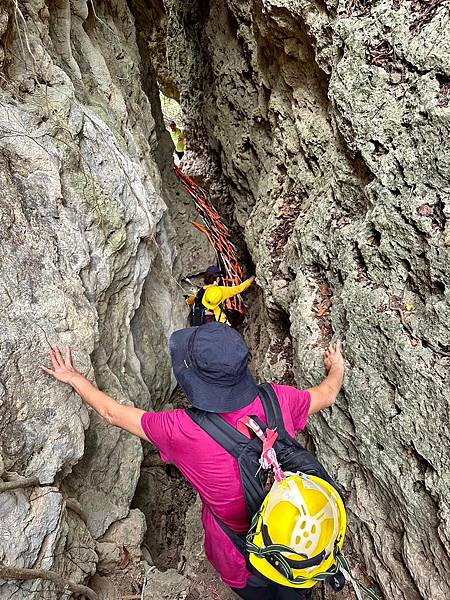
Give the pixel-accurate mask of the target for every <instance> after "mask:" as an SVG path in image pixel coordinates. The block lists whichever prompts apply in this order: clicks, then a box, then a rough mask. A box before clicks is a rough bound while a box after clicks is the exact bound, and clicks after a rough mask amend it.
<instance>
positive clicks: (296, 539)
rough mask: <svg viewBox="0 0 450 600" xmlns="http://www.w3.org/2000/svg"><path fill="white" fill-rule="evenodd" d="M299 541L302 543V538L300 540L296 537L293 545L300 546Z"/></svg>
mask: <svg viewBox="0 0 450 600" xmlns="http://www.w3.org/2000/svg"><path fill="white" fill-rule="evenodd" d="M301 541H302V538H301V537H300V536H299V535H298V536H297V537H296V538H295V543H296V544H297V546H298V545H299V544H300V542H301Z"/></svg>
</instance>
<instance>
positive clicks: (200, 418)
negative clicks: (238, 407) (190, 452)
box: [186, 408, 250, 458]
mask: <svg viewBox="0 0 450 600" xmlns="http://www.w3.org/2000/svg"><path fill="white" fill-rule="evenodd" d="M186 412H187V414H188V415H189V416H190V418H191V419H192V420H193V421H194V422H195V423H197V425H198V426H199V427H201V428H202V429H203V431H206V433H207V434H209V435H210V436H211V437H212V438H213V440H215V441H216V442H217V443H218V444H220V445H221V446H222V448H224V449H225V450H226V451H227V452H229V453H230V454H231V455H232V456H234V457H235V458H238V457H239V455H240V453H241V450H242V446H243V445H247V444H248V442H249V441H250V440H249V439H248V438H247V437H245V435H244V434H242V433H240V432H239V431H238V430H237V429H235V428H234V427H233V426H232V425H230V423H228V421H225V419H224V418H223V417H221V416H220V415H218V414H217V413H210V412H206V411H204V410H199V409H198V408H188V409H187V411H186Z"/></svg>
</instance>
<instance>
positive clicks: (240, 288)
mask: <svg viewBox="0 0 450 600" xmlns="http://www.w3.org/2000/svg"><path fill="white" fill-rule="evenodd" d="M254 281H255V276H254V275H252V276H251V277H249V278H248V279H246V280H245V281H243V282H242V283H240V284H239V285H233V286H231V287H226V286H220V289H221V292H222V298H223V300H226V299H227V298H232V297H233V296H237V295H238V294H242V292H245V290H246V289H247V288H249V287H250V286H251V285H252V283H253V282H254Z"/></svg>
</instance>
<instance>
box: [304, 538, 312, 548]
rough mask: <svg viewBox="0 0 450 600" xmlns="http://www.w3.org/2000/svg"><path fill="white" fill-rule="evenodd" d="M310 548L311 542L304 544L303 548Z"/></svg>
mask: <svg viewBox="0 0 450 600" xmlns="http://www.w3.org/2000/svg"><path fill="white" fill-rule="evenodd" d="M311 546H312V541H311V540H309V541H307V542H306V544H305V548H306V549H307V550H308V548H311Z"/></svg>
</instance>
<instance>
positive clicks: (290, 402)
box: [141, 384, 311, 588]
mask: <svg viewBox="0 0 450 600" xmlns="http://www.w3.org/2000/svg"><path fill="white" fill-rule="evenodd" d="M272 385H273V388H274V390H275V392H276V394H277V397H278V400H279V403H280V406H281V410H282V412H283V418H284V423H285V427H286V430H287V431H288V432H289V433H290V435H292V436H295V434H296V433H297V432H298V431H301V430H302V429H304V427H305V425H306V422H307V420H308V410H309V406H310V403H311V397H310V394H309V392H308V391H304V390H297V389H296V388H293V387H289V386H286V385H277V384H272ZM247 415H256V416H258V417H259V418H260V419H261V420H262V421H263V422H264V423H266V424H267V421H266V417H265V414H264V408H263V406H262V403H261V400H260V399H259V397H257V398H255V400H254V401H253V402H252V403H251V404H249V405H248V406H245V407H244V408H242V409H240V410H236V411H234V412H232V413H224V414H222V416H223V417H224V418H225V419H226V420H227V421H228V422H229V423H231V424H232V425H233V426H234V427H236V428H237V423H238V421H239V419H241V418H242V417H245V416H247ZM141 424H142V428H143V430H144V432H145V435H146V436H147V437H148V439H149V440H150V441H151V442H152V443H153V444H154V445H155V446H156V447H157V448H158V450H159V452H160V454H161V458H162V459H163V460H164V461H165V462H170V463H172V464H174V465H176V466H177V467H178V469H179V470H180V471H181V472H182V473H183V475H184V476H185V478H186V479H187V480H188V481H190V483H191V484H192V485H193V486H194V488H195V489H196V490H197V491H198V493H199V494H200V497H201V499H202V502H203V509H202V522H203V527H204V529H205V553H206V556H207V558H208V560H209V561H210V562H211V564H212V565H213V567H214V568H215V569H216V570H217V571H218V572H219V574H220V576H221V577H222V579H223V581H224V582H225V583H226V584H227V585H229V586H231V587H234V588H243V587H245V586H246V585H247V579H248V577H249V576H250V573H249V572H248V571H247V569H246V566H245V560H244V558H243V556H242V554H241V553H240V552H239V551H238V550H237V549H236V548H235V546H234V545H233V543H232V542H231V540H230V539H229V538H228V536H227V535H226V533H225V532H224V531H223V530H222V529H221V527H220V525H219V524H218V523H217V521H216V520H215V518H214V516H213V513H212V512H211V510H212V511H213V512H214V513H215V514H216V515H217V516H218V517H219V518H220V519H222V521H224V522H225V523H226V524H227V525H228V526H229V527H231V529H233V530H234V531H238V532H245V531H247V530H248V528H249V526H250V524H249V521H248V515H247V508H246V505H245V499H244V493H243V490H242V483H241V477H240V474H239V466H238V463H237V460H236V459H235V458H234V457H232V456H231V455H230V454H228V452H227V451H226V450H224V449H223V448H222V446H220V445H219V444H218V443H217V442H216V441H215V440H213V439H212V438H211V437H210V436H209V435H208V434H207V433H206V432H205V431H203V429H201V428H200V427H199V426H198V425H197V424H196V423H194V421H193V420H192V419H191V418H190V417H189V416H188V415H187V414H186V411H185V410H181V409H180V410H173V411H168V412H154V413H150V412H147V413H144V415H143V416H142V421H141ZM210 509H211V510H210Z"/></svg>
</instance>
